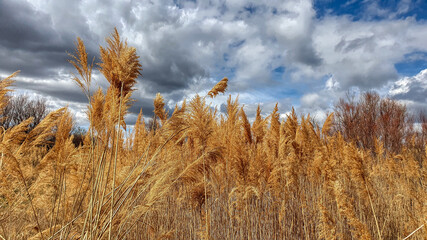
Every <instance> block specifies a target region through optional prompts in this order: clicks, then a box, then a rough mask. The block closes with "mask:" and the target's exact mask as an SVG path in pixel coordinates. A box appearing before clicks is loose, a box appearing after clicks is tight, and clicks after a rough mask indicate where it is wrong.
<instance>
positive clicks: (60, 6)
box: [0, 0, 427, 125]
mask: <svg viewBox="0 0 427 240" xmlns="http://www.w3.org/2000/svg"><path fill="white" fill-rule="evenodd" d="M426 9H427V1H425V0H401V1H398V0H389V1H379V0H378V1H375V0H349V1H332V0H316V1H311V0H287V1H279V0H269V1H267V0H265V1H262V0H248V1H242V0H234V1H227V0H210V1H208V0H203V1H194V0H193V1H185V0H157V1H155V0H151V1H150V0H122V1H113V0H110V1H98V0H85V1H83V0H78V1H65V0H56V1H42V0H28V1H26V0H0V33H1V34H0V76H6V75H8V74H10V73H12V72H14V71H15V70H21V74H20V75H19V77H18V78H17V79H16V80H17V82H16V89H17V91H16V93H17V94H21V93H26V94H30V95H34V96H43V97H46V98H47V99H48V100H49V104H50V106H51V108H58V107H62V106H69V108H70V109H71V111H72V112H73V113H74V114H75V116H76V120H77V122H78V123H79V124H83V125H84V124H85V120H84V118H85V113H84V112H85V109H86V107H85V106H86V99H85V98H84V96H83V95H82V94H81V93H80V92H79V91H80V90H79V89H78V88H77V87H76V86H75V85H74V84H73V82H72V81H71V73H72V72H73V69H72V68H71V66H70V65H69V64H68V63H67V59H68V57H67V53H66V52H67V51H68V52H71V51H73V44H74V41H75V40H76V38H77V37H81V38H82V39H83V40H84V41H85V43H86V45H87V49H88V50H89V54H90V55H91V56H95V57H97V56H98V49H99V45H105V37H106V36H108V35H109V34H110V33H111V32H112V30H113V28H114V27H117V29H118V30H119V33H120V34H121V36H122V37H123V38H126V39H127V41H128V43H129V44H130V45H132V46H134V47H136V49H137V51H138V54H139V55H140V56H141V63H142V65H143V71H142V77H141V78H139V79H138V84H137V89H138V90H137V91H135V92H134V94H133V97H134V98H135V100H136V102H135V104H134V106H133V107H132V109H131V110H132V111H131V114H130V115H129V118H128V122H129V124H132V123H133V121H134V120H135V118H136V114H137V113H138V112H139V109H140V108H142V109H143V112H144V115H145V116H146V117H147V118H148V117H150V116H151V115H152V111H153V103H152V99H153V98H154V96H155V94H156V93H157V92H160V93H161V94H162V95H163V96H164V98H165V100H166V102H167V105H168V106H169V107H170V108H173V106H174V105H175V104H180V103H181V102H182V101H183V100H184V99H185V98H187V99H188V98H191V97H193V96H194V95H195V94H201V95H203V94H206V93H207V92H208V91H209V89H210V88H211V87H212V86H213V85H215V83H216V82H217V81H219V80H221V79H222V78H223V77H225V76H227V77H228V78H229V89H228V92H227V94H226V95H222V96H219V97H217V98H216V99H215V100H213V101H212V104H213V105H217V106H221V105H222V104H224V103H225V102H226V98H227V97H228V94H231V95H232V96H233V97H237V96H239V101H240V103H241V104H244V106H245V109H246V111H247V113H248V116H250V117H251V116H252V117H253V116H254V114H255V110H256V107H257V105H258V104H260V105H261V106H262V108H263V112H264V113H265V114H268V113H270V112H271V111H272V109H273V107H274V105H275V104H276V103H279V110H280V112H281V113H282V114H283V116H285V114H286V113H287V112H289V111H290V110H291V107H292V106H294V107H295V108H296V109H297V111H298V112H299V113H304V114H307V113H311V114H312V115H314V116H315V117H316V118H318V119H319V121H321V120H323V119H324V118H325V116H326V115H325V114H326V113H327V112H331V111H332V107H333V105H334V103H336V102H337V101H338V99H339V98H342V97H344V96H345V95H346V92H347V91H349V90H357V91H367V90H376V91H378V92H379V93H380V94H381V95H383V96H387V97H391V98H394V99H397V100H399V101H401V102H402V103H404V104H406V105H407V106H408V108H409V109H411V110H413V111H417V110H420V109H426V108H427V100H426V97H425V96H427V71H424V70H425V69H427V44H426V39H427V21H426V18H427V10H426ZM94 79H95V84H94V88H95V87H98V86H99V87H102V88H104V89H105V88H107V87H108V83H107V82H106V80H105V79H103V77H102V76H101V75H100V74H99V73H98V72H95V74H94Z"/></svg>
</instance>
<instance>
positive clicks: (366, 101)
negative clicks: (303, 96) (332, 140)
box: [335, 92, 413, 152]
mask: <svg viewBox="0 0 427 240" xmlns="http://www.w3.org/2000/svg"><path fill="white" fill-rule="evenodd" d="M412 125H413V124H412V122H411V118H410V116H409V114H408V112H407V110H406V107H405V106H404V105H402V104H400V103H398V102H397V101H396V100H391V99H382V98H381V97H380V96H379V95H378V94H377V93H375V92H366V93H364V94H362V96H361V98H360V99H359V101H354V99H352V98H347V99H346V100H344V99H340V101H339V102H338V103H337V104H336V105H335V130H336V131H338V132H340V133H341V134H342V135H343V137H344V138H345V139H346V140H348V141H353V142H354V143H356V144H357V145H358V146H359V147H362V148H365V149H372V150H374V149H375V140H376V139H379V140H381V141H382V142H383V143H384V146H385V148H386V149H387V150H389V151H392V152H398V151H400V148H401V147H402V146H403V144H404V143H405V141H407V138H408V136H411V134H412V132H411V130H410V129H411V126H412Z"/></svg>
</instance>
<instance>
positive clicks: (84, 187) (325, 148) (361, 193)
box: [0, 31, 427, 239]
mask: <svg viewBox="0 0 427 240" xmlns="http://www.w3.org/2000/svg"><path fill="white" fill-rule="evenodd" d="M107 43H108V47H107V48H102V47H101V56H102V57H101V58H102V59H101V60H102V63H101V64H100V71H101V72H102V73H103V74H104V76H105V78H106V79H107V80H108V81H109V82H110V84H111V85H110V88H109V89H108V90H107V91H106V92H105V93H104V92H103V91H102V90H101V89H100V90H98V91H97V92H95V93H92V94H91V93H90V92H89V85H90V82H91V81H90V79H91V71H92V65H90V64H89V63H88V61H87V54H86V52H85V48H84V44H83V41H81V40H80V39H79V40H78V43H77V52H76V53H75V55H73V56H74V57H73V62H72V63H73V65H74V66H75V67H76V69H77V71H78V75H76V76H75V78H74V81H76V83H77V84H78V85H79V86H80V87H81V89H82V90H83V91H84V92H85V93H86V95H87V97H88V99H89V106H88V110H87V114H88V119H89V121H90V127H89V130H88V132H87V134H86V136H85V138H84V144H83V145H80V146H78V147H76V146H75V145H74V144H73V136H70V131H71V129H72V121H71V117H70V114H69V113H68V111H67V110H66V109H59V110H57V111H54V112H51V113H50V114H49V115H47V116H46V117H45V118H44V119H43V120H42V121H41V122H40V124H38V125H37V126H36V127H35V128H34V129H32V130H31V131H27V129H28V126H29V125H30V124H31V123H32V121H33V120H32V119H29V120H26V121H23V122H22V123H20V124H19V125H17V126H14V127H13V128H10V129H8V130H4V129H1V130H0V131H1V138H0V153H1V156H0V157H1V158H0V184H1V187H0V236H1V238H4V239H107V238H108V239H125V238H126V239H202V238H203V239H402V238H404V237H406V236H408V235H410V234H411V233H413V235H412V236H411V238H412V239H426V238H427V231H426V227H422V226H425V224H426V223H427V222H426V221H427V218H426V216H427V186H426V177H427V171H426V169H425V167H422V166H423V164H422V163H424V162H425V159H426V155H425V151H424V150H425V148H423V149H422V152H420V147H419V146H415V145H414V142H415V140H417V139H416V138H417V135H414V137H413V139H414V141H409V140H408V141H403V140H402V137H401V131H403V129H402V128H401V125H400V123H401V121H402V119H401V118H402V117H404V115H402V114H403V113H402V112H401V110H402V109H401V107H400V106H399V105H395V104H394V103H393V102H390V101H389V100H381V99H377V98H376V97H375V95H372V96H368V95H367V96H368V97H365V98H364V100H363V101H364V102H362V103H361V106H363V107H360V108H359V107H357V106H355V105H354V104H349V105H346V104H344V103H343V104H341V106H342V107H343V110H342V111H341V112H339V111H337V113H336V116H335V119H338V122H337V121H334V115H333V114H331V115H330V116H329V117H328V118H327V120H326V121H325V123H324V125H323V127H322V128H319V127H317V126H314V125H313V123H312V121H310V117H309V116H307V117H304V116H302V117H301V118H298V117H297V115H296V113H295V111H292V113H291V114H289V116H288V117H287V118H286V119H285V120H281V119H280V118H279V116H280V115H279V112H278V108H277V106H276V107H275V109H274V110H273V112H272V113H271V114H269V115H268V117H267V118H263V117H262V115H261V108H260V107H259V108H258V111H257V115H256V119H255V121H254V123H253V124H252V125H251V124H250V122H249V121H248V119H247V116H246V113H245V111H244V110H243V108H242V107H240V106H239V104H238V100H237V99H233V98H232V97H231V96H230V97H229V98H228V101H227V112H226V114H218V113H217V111H216V110H213V109H212V108H211V106H210V105H208V104H207V103H206V102H205V99H206V96H198V95H197V96H196V97H194V98H193V99H191V100H190V101H189V102H188V103H187V102H184V103H183V104H182V106H177V107H176V108H175V110H174V111H173V112H172V113H171V114H170V116H168V113H167V112H166V111H165V110H164V100H163V97H162V96H161V95H160V94H159V95H157V96H156V100H155V114H156V116H157V117H158V118H159V119H160V121H161V122H160V123H161V125H160V123H154V124H156V127H155V128H154V127H153V128H151V129H149V130H147V128H146V127H145V124H144V120H143V116H142V114H141V113H140V115H139V116H138V120H137V122H136V124H135V126H134V128H133V133H132V136H130V137H126V138H125V136H124V131H125V129H126V124H125V122H124V120H123V119H124V115H125V114H126V113H127V111H128V109H129V107H130V104H131V102H132V100H131V93H132V91H133V85H134V83H135V79H136V77H137V76H138V75H139V71H140V70H141V68H140V64H139V62H138V56H136V54H135V50H134V49H133V48H130V47H128V46H127V44H126V43H124V42H122V40H121V39H120V37H119V35H118V33H117V31H115V32H114V33H113V35H112V36H111V37H110V38H108V39H107ZM224 82H225V84H224ZM10 84H11V80H10V78H8V79H5V80H3V81H1V82H0V100H2V101H0V104H3V105H0V111H1V110H2V109H3V108H4V101H5V100H4V96H5V94H6V92H7V87H8V86H9V85H10ZM226 86H227V81H226V80H222V83H220V84H219V85H217V86H215V87H214V88H213V89H212V91H211V92H209V96H210V97H215V96H216V95H217V94H218V93H222V92H224V91H225V88H226ZM378 104H379V105H380V108H376V107H377V105H378ZM364 108H368V109H369V111H368V112H369V113H373V112H374V111H376V110H380V112H375V115H370V114H367V115H363V114H362V115H360V111H365V110H366V109H364ZM358 111H359V112H358ZM391 118H392V121H390V122H387V121H386V120H387V119H389V120H390V119H391ZM378 121H379V123H378ZM395 121H396V122H395ZM348 124H350V127H349V125H348ZM362 124H363V126H362ZM368 127H374V129H377V130H375V131H374V133H375V134H374V135H372V134H370V131H368V130H367V129H365V128H368ZM333 129H337V130H335V131H333ZM394 130H396V132H393V134H391V131H394ZM360 133H362V134H363V135H362V137H359V134H360ZM52 135H54V136H55V139H56V140H55V143H54V146H53V147H52V148H50V149H47V148H46V144H47V142H46V141H47V139H49V137H51V136H52ZM365 136H366V137H365ZM368 136H369V137H368ZM404 136H406V135H404ZM417 141H418V140H417ZM422 141H425V140H422ZM422 146H424V147H425V142H422ZM420 156H421V157H420ZM420 163H421V164H420ZM417 229H418V230H417ZM414 230H416V231H415V232H414Z"/></svg>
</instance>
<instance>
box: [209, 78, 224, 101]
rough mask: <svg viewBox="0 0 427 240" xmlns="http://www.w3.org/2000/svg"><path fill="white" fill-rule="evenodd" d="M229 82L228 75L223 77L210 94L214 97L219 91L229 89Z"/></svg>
mask: <svg viewBox="0 0 427 240" xmlns="http://www.w3.org/2000/svg"><path fill="white" fill-rule="evenodd" d="M227 83H228V78H226V77H225V78H223V79H222V80H221V81H219V82H218V83H217V84H216V85H215V86H214V87H213V88H212V89H211V90H210V91H209V92H208V95H209V96H210V97H211V98H214V97H215V96H216V95H218V94H219V93H224V92H225V90H226V89H227Z"/></svg>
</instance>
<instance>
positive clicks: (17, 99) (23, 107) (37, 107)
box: [0, 95, 48, 129]
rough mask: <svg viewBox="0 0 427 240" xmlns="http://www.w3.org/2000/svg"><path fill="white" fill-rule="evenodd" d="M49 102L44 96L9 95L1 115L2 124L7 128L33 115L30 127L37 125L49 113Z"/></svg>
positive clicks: (0, 124)
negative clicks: (47, 102)
mask: <svg viewBox="0 0 427 240" xmlns="http://www.w3.org/2000/svg"><path fill="white" fill-rule="evenodd" d="M47 113H48V110H47V104H46V100H45V99H43V98H30V97H29V96H28V95H18V96H10V95H9V96H8V97H7V105H6V107H5V108H4V109H3V113H2V114H1V115H0V126H1V127H4V128H5V129H8V128H11V127H13V126H16V125H18V124H19V123H21V122H22V121H24V120H26V119H28V118H30V117H32V118H33V122H32V123H31V124H30V126H29V127H30V129H32V128H34V127H35V126H37V125H38V124H39V123H40V122H41V120H42V119H43V118H44V117H45V116H46V115H47Z"/></svg>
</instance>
